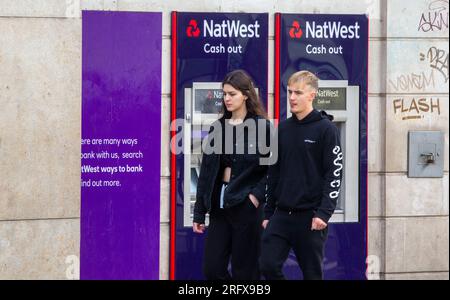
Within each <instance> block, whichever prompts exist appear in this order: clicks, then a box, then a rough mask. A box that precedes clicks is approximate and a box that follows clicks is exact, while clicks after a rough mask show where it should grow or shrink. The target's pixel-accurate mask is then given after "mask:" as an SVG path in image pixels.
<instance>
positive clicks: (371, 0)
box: [276, 0, 385, 37]
mask: <svg viewBox="0 0 450 300" xmlns="http://www.w3.org/2000/svg"><path fill="white" fill-rule="evenodd" d="M383 2H384V1H383V0H365V1H357V0H351V1H327V0H316V1H303V2H301V3H299V2H297V1H278V2H277V3H276V11H277V12H282V13H297V14H300V13H301V14H311V13H314V14H366V15H368V16H369V29H370V33H369V34H370V37H381V36H385V35H384V34H383V29H382V28H383V26H385V22H384V19H385V14H384V11H385V8H384V7H383V5H384V4H383Z"/></svg>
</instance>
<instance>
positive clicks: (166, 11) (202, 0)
mask: <svg viewBox="0 0 450 300" xmlns="http://www.w3.org/2000/svg"><path fill="white" fill-rule="evenodd" d="M85 1H88V0H85ZM220 5H221V3H220V2H218V1H208V0H197V1H160V0H120V1H119V2H118V4H117V9H118V10H120V11H153V12H163V31H162V32H163V36H170V30H171V29H170V28H171V25H170V24H171V17H170V14H171V12H172V11H178V12H218V11H220Z"/></svg>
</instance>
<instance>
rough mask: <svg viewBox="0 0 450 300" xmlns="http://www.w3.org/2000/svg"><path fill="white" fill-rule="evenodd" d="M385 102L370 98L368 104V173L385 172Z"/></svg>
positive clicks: (379, 98) (380, 99)
mask: <svg viewBox="0 0 450 300" xmlns="http://www.w3.org/2000/svg"><path fill="white" fill-rule="evenodd" d="M385 101H386V100H385V99H384V98H381V97H370V96H369V104H368V108H367V111H368V115H369V116H368V118H367V119H368V145H367V148H368V157H367V159H368V168H369V172H383V171H384V170H385V155H386V153H385V136H386V135H385V134H386V110H385V109H386V104H385V103H386V102H385Z"/></svg>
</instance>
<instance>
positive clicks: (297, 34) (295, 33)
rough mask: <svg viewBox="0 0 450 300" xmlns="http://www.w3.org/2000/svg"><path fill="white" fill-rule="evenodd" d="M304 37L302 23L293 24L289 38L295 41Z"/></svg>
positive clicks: (295, 22)
mask: <svg viewBox="0 0 450 300" xmlns="http://www.w3.org/2000/svg"><path fill="white" fill-rule="evenodd" d="M302 35H303V30H302V29H301V27H300V23H299V22H298V21H294V22H292V26H291V29H290V30H289V36H290V37H291V38H293V39H295V38H297V39H299V38H301V37H302Z"/></svg>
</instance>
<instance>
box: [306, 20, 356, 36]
mask: <svg viewBox="0 0 450 300" xmlns="http://www.w3.org/2000/svg"><path fill="white" fill-rule="evenodd" d="M359 29H360V26H359V24H358V22H355V24H353V25H344V24H341V22H335V21H334V22H330V21H329V22H323V23H317V24H316V22H315V21H313V22H308V21H307V22H306V30H305V32H306V38H309V37H311V38H319V39H322V38H323V39H333V38H334V39H354V38H356V39H359V38H360V35H359Z"/></svg>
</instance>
